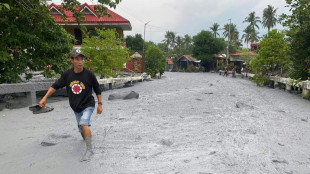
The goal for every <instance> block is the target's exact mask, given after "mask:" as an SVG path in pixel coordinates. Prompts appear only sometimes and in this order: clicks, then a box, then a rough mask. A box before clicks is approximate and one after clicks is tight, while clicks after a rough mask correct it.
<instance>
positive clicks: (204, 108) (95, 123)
mask: <svg viewBox="0 0 310 174" xmlns="http://www.w3.org/2000/svg"><path fill="white" fill-rule="evenodd" d="M126 91H136V92H138V93H139V94H140V97H139V99H132V100H113V101H107V98H108V96H109V95H110V94H112V93H116V92H126ZM102 95H103V109H104V111H103V114H102V115H96V114H93V116H92V126H91V130H92V134H93V146H94V152H95V154H94V156H93V157H92V159H91V161H89V162H82V163H81V162H79V159H80V157H81V155H82V152H83V150H84V148H85V147H84V146H85V144H84V143H83V141H82V138H81V137H80V134H79V133H78V131H77V127H76V122H75V118H74V115H73V112H72V111H71V109H70V107H69V103H68V100H67V99H66V100H63V101H58V102H54V103H51V104H50V105H52V106H53V107H54V108H55V109H54V111H52V112H49V113H44V114H38V115H33V114H32V113H31V112H30V111H29V110H28V108H21V109H14V110H7V109H6V110H3V111H1V118H0V120H1V121H0V131H1V135H2V137H1V143H0V170H1V171H2V172H1V173H9V174H11V173H12V174H15V173H22V174H24V173H31V174H34V173H53V174H54V173H66V174H76V173H93V174H97V173H98V174H99V173H111V174H114V173H115V174H123V173H124V174H153V173H154V174H157V173H158V174H162V173H163V174H165V173H169V174H170V173H171V174H192V173H193V174H218V173H225V174H239V173H246V174H247V173H250V174H267V173H272V174H274V173H279V174H293V173H294V174H296V173H301V174H304V173H310V123H309V120H308V119H309V117H310V107H309V106H310V102H309V101H308V100H304V99H302V98H301V97H299V96H297V95H294V94H290V93H288V92H285V91H282V90H278V89H270V88H262V87H257V86H256V85H255V84H254V83H252V82H251V81H249V80H247V79H238V78H237V79H235V78H231V77H227V78H226V77H223V76H219V75H218V74H212V73H165V74H164V77H163V78H162V79H158V80H153V81H150V82H143V83H136V84H135V85H134V86H133V87H130V88H122V89H117V90H110V91H106V92H103V93H102ZM46 139H47V140H49V141H48V142H49V143H51V144H44V143H43V144H41V142H44V141H45V140H46Z"/></svg>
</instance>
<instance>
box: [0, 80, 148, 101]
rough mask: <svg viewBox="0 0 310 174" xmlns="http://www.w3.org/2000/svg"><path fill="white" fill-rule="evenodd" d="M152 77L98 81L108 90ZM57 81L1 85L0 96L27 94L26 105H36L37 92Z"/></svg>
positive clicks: (45, 89) (46, 88) (44, 89)
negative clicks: (121, 84)
mask: <svg viewBox="0 0 310 174" xmlns="http://www.w3.org/2000/svg"><path fill="white" fill-rule="evenodd" d="M150 78H151V77H150V76H135V77H123V78H108V79H98V82H99V84H100V86H102V87H104V86H105V85H108V89H112V88H113V86H115V85H116V84H120V83H123V84H129V85H132V83H133V82H136V81H140V82H142V81H143V80H146V79H150ZM54 82H55V81H49V82H27V83H15V84H0V95H5V94H14V93H26V101H25V102H26V103H27V104H28V105H33V104H35V103H36V92H38V91H47V90H48V89H49V88H50V87H51V85H52V84H53V83H54Z"/></svg>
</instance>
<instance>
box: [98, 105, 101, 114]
mask: <svg viewBox="0 0 310 174" xmlns="http://www.w3.org/2000/svg"><path fill="white" fill-rule="evenodd" d="M101 113H102V105H101V104H99V105H98V107H97V114H101Z"/></svg>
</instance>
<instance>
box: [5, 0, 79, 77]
mask: <svg viewBox="0 0 310 174" xmlns="http://www.w3.org/2000/svg"><path fill="white" fill-rule="evenodd" d="M5 3H6V4H8V5H9V7H10V8H2V9H1V10H0V16H1V18H0V67H1V74H0V83H15V82H19V81H20V77H19V75H20V74H22V73H23V72H24V70H25V69H26V68H27V67H29V68H30V69H31V70H43V69H44V68H45V66H47V65H50V67H51V68H52V69H53V70H54V71H55V72H57V73H60V72H62V71H63V70H64V69H66V68H67V67H68V61H67V57H68V53H69V52H70V51H71V49H72V43H73V42H74V41H73V37H72V36H71V35H69V34H67V32H66V31H65V30H64V29H63V28H62V27H61V26H59V25H58V24H56V23H55V21H54V19H53V18H52V17H51V16H50V13H49V10H48V8H47V7H46V6H45V5H42V4H41V3H40V1H39V0H34V1H32V4H29V7H28V8H25V7H24V5H23V4H22V3H21V2H19V1H14V0H6V1H5Z"/></svg>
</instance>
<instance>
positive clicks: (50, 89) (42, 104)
mask: <svg viewBox="0 0 310 174" xmlns="http://www.w3.org/2000/svg"><path fill="white" fill-rule="evenodd" d="M55 91H56V90H55V89H54V88H53V87H50V88H49V89H48V91H47V92H46V94H45V96H44V97H43V98H42V99H41V101H40V102H39V106H40V107H43V106H44V107H45V106H46V100H47V98H48V97H50V96H51V95H52V94H54V92H55Z"/></svg>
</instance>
